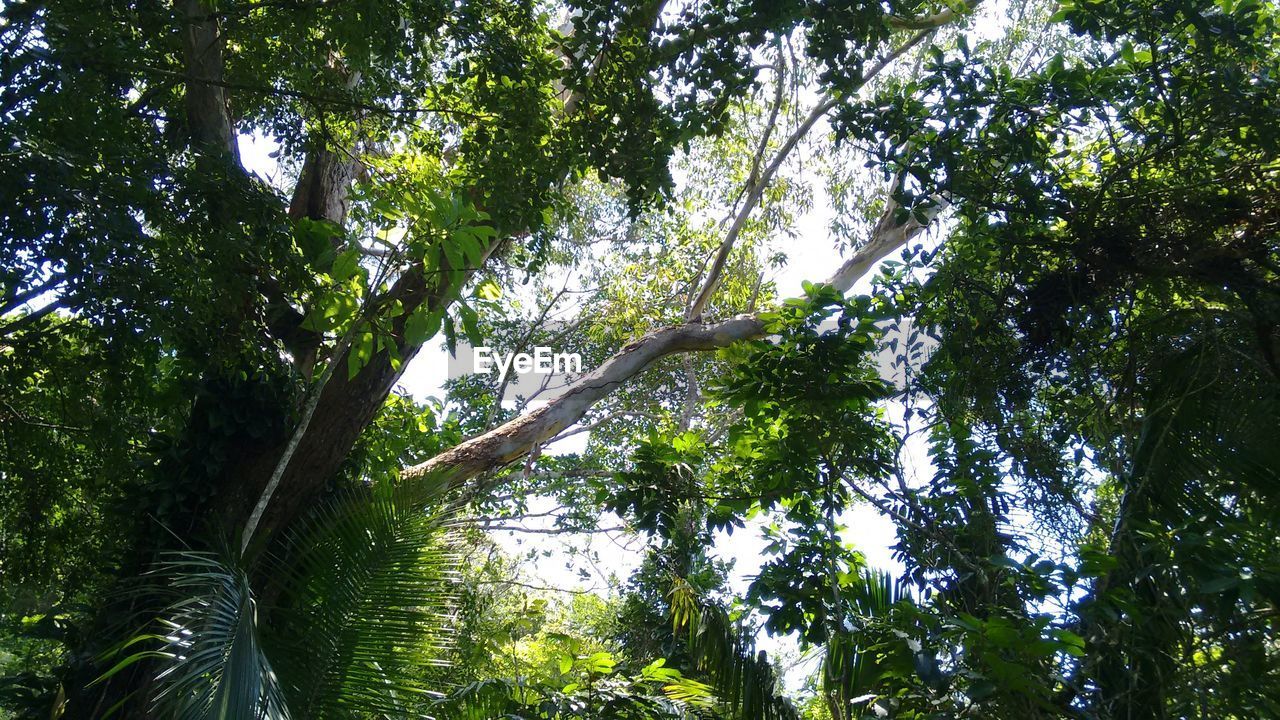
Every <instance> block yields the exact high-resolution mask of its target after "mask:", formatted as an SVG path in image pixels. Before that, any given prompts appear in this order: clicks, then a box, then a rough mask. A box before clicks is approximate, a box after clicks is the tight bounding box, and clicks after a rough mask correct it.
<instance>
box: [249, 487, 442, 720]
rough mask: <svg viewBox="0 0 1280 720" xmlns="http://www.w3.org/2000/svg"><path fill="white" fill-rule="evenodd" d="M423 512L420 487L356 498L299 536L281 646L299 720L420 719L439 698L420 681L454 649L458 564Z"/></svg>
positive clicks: (321, 512) (335, 505) (288, 566)
mask: <svg viewBox="0 0 1280 720" xmlns="http://www.w3.org/2000/svg"><path fill="white" fill-rule="evenodd" d="M426 505H427V501H426V500H425V499H424V498H423V497H422V496H421V493H420V492H418V491H417V490H416V489H415V488H405V487H391V486H386V487H378V488H374V489H371V490H369V491H367V492H359V493H350V494H346V495H343V496H341V497H339V498H337V499H336V500H333V501H330V502H328V503H326V504H325V505H323V506H321V507H320V508H318V509H317V511H316V512H315V513H314V514H313V516H312V517H311V518H310V520H309V522H307V523H306V524H305V525H304V527H302V529H301V530H299V531H298V532H297V533H295V534H294V536H293V538H292V541H291V542H290V544H289V549H288V551H287V558H288V559H287V563H285V564H282V565H281V572H282V573H283V574H284V576H285V579H284V584H285V587H286V597H288V598H290V603H289V606H288V607H284V608H281V609H280V611H279V614H278V616H279V620H280V622H279V625H278V627H277V628H276V630H277V631H276V632H273V633H272V639H273V640H274V641H275V643H276V645H277V646H278V647H279V652H280V657H282V658H288V662H287V664H286V663H284V662H283V661H282V662H281V677H282V678H283V679H284V683H285V687H286V689H287V691H288V693H289V696H290V698H291V699H292V700H293V707H295V708H296V709H297V711H298V712H299V713H300V714H302V715H305V716H306V717H334V716H348V715H351V714H352V713H373V714H379V713H380V714H386V715H390V716H393V717H405V716H411V715H414V714H416V708H419V707H421V705H422V704H423V703H424V702H426V701H428V700H429V699H430V698H431V697H432V696H433V692H432V691H433V690H438V689H433V688H428V687H425V686H424V684H423V680H422V678H423V677H424V676H425V675H426V671H427V669H428V668H429V667H432V666H439V665H440V664H442V662H443V658H444V657H445V656H446V651H447V649H448V647H449V644H450V642H451V638H450V635H449V627H450V625H451V618H452V612H453V608H454V605H455V600H456V597H455V589H456V583H457V579H458V574H457V572H456V568H457V564H458V562H459V560H458V555H457V553H456V552H455V551H454V545H453V542H452V539H451V535H450V533H449V531H447V530H446V529H445V528H444V524H443V522H442V521H441V518H440V516H439V514H438V513H432V512H430V511H429V510H428V508H427V507H426ZM273 649H275V648H273Z"/></svg>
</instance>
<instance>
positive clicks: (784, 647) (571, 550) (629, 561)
mask: <svg viewBox="0 0 1280 720" xmlns="http://www.w3.org/2000/svg"><path fill="white" fill-rule="evenodd" d="M815 132H824V129H823V128H821V127H818V128H815ZM240 146H241V155H242V159H243V161H244V163H245V165H246V167H247V168H248V169H249V170H250V171H252V172H256V173H258V175H259V176H261V177H262V178H264V179H265V180H267V181H269V182H272V183H273V184H276V185H277V186H286V185H287V184H288V181H289V179H288V178H287V177H286V176H285V173H283V172H282V170H281V169H280V167H279V166H278V164H277V162H276V161H275V159H273V158H272V157H271V156H270V155H271V153H272V152H274V151H275V149H276V145H275V144H274V143H273V142H272V141H270V140H267V139H263V138H256V137H251V136H242V137H241V138H240ZM802 175H803V172H802ZM805 179H806V180H808V181H809V182H808V184H809V186H810V187H811V188H812V190H813V193H814V197H813V202H812V204H811V206H810V208H809V209H808V210H807V211H806V212H804V213H803V214H802V215H801V216H799V217H798V218H797V221H796V224H795V226H794V228H793V229H794V235H793V238H792V239H790V240H789V241H788V242H787V245H786V247H785V252H786V255H787V263H786V264H785V265H784V266H782V267H780V268H778V269H776V270H774V271H772V272H773V277H772V278H771V279H772V280H773V281H774V283H775V285H776V287H777V289H778V293H779V295H780V296H781V297H791V296H797V295H800V294H802V288H801V283H802V281H813V282H817V281H822V280H826V279H827V278H828V276H829V275H830V274H831V272H832V270H833V269H834V268H837V267H839V266H840V264H841V262H842V258H841V256H840V252H839V249H838V247H837V243H836V241H835V240H834V239H833V238H834V235H833V232H832V230H831V229H830V226H831V221H832V215H833V210H832V204H831V202H830V199H829V198H828V197H827V196H826V194H825V192H824V190H823V183H822V182H821V181H820V180H819V179H817V178H815V177H812V176H811V177H808V178H805ZM872 275H874V272H872V273H868V276H867V277H866V278H864V279H863V280H861V281H860V282H859V283H858V284H857V285H855V287H854V288H853V290H852V292H854V293H858V292H867V291H868V290H869V289H870V283H869V279H868V278H869V277H870V276H872ZM556 350H558V351H559V350H564V351H571V350H572V349H570V348H564V349H561V348H557V349H556ZM588 370H589V368H588ZM448 378H449V363H448V355H447V353H446V351H445V350H444V348H443V343H433V344H431V345H429V346H428V347H426V348H424V349H423V350H422V351H421V352H420V353H419V354H418V355H417V357H416V358H415V359H414V360H413V361H412V362H411V363H410V364H409V366H408V367H407V369H406V371H405V373H404V376H403V377H402V379H401V381H400V389H401V390H402V391H404V392H407V393H408V394H410V395H412V396H413V397H415V398H417V399H419V400H423V399H426V398H428V397H435V398H443V397H444V392H443V389H442V386H443V384H444V382H445V381H446V380H447V379H448ZM535 407H536V404H535V405H533V406H531V407H530V408H529V409H530V410H532V409H534V408H535ZM886 414H887V416H888V418H889V419H890V420H891V421H900V420H901V408H900V407H896V406H894V405H893V404H892V403H890V404H889V405H888V406H887V407H886ZM588 438H589V433H577V434H575V435H572V436H571V437H569V438H566V439H565V440H564V441H561V442H558V443H554V444H551V445H549V446H547V447H546V448H545V449H544V450H543V453H545V454H560V453H572V452H580V451H582V450H583V449H584V448H585V446H586V443H587V441H588ZM906 455H907V460H906V465H907V468H908V472H909V474H910V473H912V472H917V473H920V472H924V471H927V470H928V468H929V463H928V459H927V454H926V453H925V450H924V448H923V446H922V445H921V443H920V442H919V441H918V440H914V441H911V442H909V444H908V446H907V448H906ZM551 509H554V503H553V502H552V501H550V500H549V499H546V498H536V499H533V500H532V502H531V503H530V513H540V512H545V511H547V510H551ZM842 520H843V523H844V525H845V530H844V532H843V536H842V540H844V541H845V542H848V543H852V544H853V546H854V547H855V548H857V549H858V550H859V551H861V552H862V553H863V554H864V556H865V557H866V559H867V562H868V564H869V565H870V566H871V567H874V568H879V569H885V570H889V571H890V572H892V573H894V574H895V575H897V574H900V573H901V572H902V569H903V568H902V566H901V564H900V563H898V562H897V561H895V560H894V559H893V557H892V554H891V550H890V548H891V546H892V545H893V544H894V543H895V542H896V538H895V533H894V526H893V523H892V521H890V520H889V519H887V518H886V517H884V516H883V515H882V514H881V513H880V512H879V511H877V510H875V509H874V508H872V507H871V506H870V505H866V504H863V505H859V506H857V507H854V508H853V509H851V510H850V511H849V512H847V513H846V514H845V515H844V516H843V518H842ZM765 522H767V518H761V519H757V520H755V521H753V522H752V523H750V524H748V526H747V527H746V528H743V529H739V530H737V531H736V532H735V533H734V534H733V535H732V537H730V536H728V535H726V534H725V533H720V534H719V535H718V537H717V542H716V545H715V548H714V550H713V552H712V554H713V555H714V556H716V557H718V558H719V559H722V560H726V561H729V562H730V563H732V571H731V573H730V576H729V585H730V589H731V590H732V591H733V592H734V593H735V594H741V593H744V592H745V591H746V589H747V586H748V585H749V584H750V582H751V580H752V579H753V577H754V575H755V574H756V573H757V572H758V570H759V568H760V565H761V563H762V562H763V561H764V560H766V559H767V558H765V557H764V556H763V552H762V551H763V548H764V546H765V545H766V540H765V539H763V538H762V536H761V533H760V526H761V525H763V524H764V523H765ZM518 524H522V525H523V526H524V527H526V528H529V529H532V530H535V531H536V530H546V529H549V528H550V527H552V524H553V521H552V520H551V519H550V518H531V519H528V520H525V521H524V522H523V523H518ZM620 524H621V522H620V521H619V519H618V518H616V517H602V518H601V521H600V526H601V527H615V526H618V525H620ZM494 539H495V541H496V542H497V543H498V544H499V546H500V547H502V548H503V549H504V550H505V551H507V552H508V553H510V554H511V555H513V556H516V557H524V558H527V559H526V560H525V562H524V563H523V564H522V567H521V573H522V577H521V578H520V580H521V582H524V583H526V584H528V585H530V586H534V587H544V588H547V589H549V590H559V591H571V592H581V591H588V592H595V593H599V594H601V595H608V594H610V593H612V592H616V591H617V590H618V589H619V587H620V585H621V584H622V583H624V582H625V581H626V579H627V577H628V576H629V575H630V573H631V571H632V570H634V569H635V568H636V567H637V566H638V565H639V563H640V562H641V560H642V559H643V553H644V547H645V542H644V539H643V538H638V537H634V536H631V535H629V534H627V533H607V534H606V533H598V534H588V535H577V536H565V535H555V534H543V533H537V532H532V533H530V532H512V531H498V532H495V533H494ZM583 550H587V551H588V552H582V551H583ZM757 642H758V644H759V646H760V647H761V649H765V650H768V651H769V652H770V654H771V655H773V656H775V657H777V656H778V655H782V656H784V657H789V658H791V659H793V660H794V659H795V658H796V657H797V656H798V655H799V652H798V649H797V647H796V644H795V642H794V641H793V640H792V639H789V638H770V637H767V636H766V635H764V634H761V635H760V636H759V637H758V638H757ZM814 662H816V659H814V658H812V657H810V658H807V659H806V660H805V661H804V662H801V663H799V664H798V665H796V666H794V667H792V669H791V670H790V671H789V672H786V673H785V674H784V675H785V678H786V684H787V686H788V687H789V688H790V689H792V690H796V689H798V688H799V686H800V683H801V682H802V681H803V679H804V677H805V676H806V675H807V674H808V673H809V672H811V671H812V669H813V668H812V664H813V663H814Z"/></svg>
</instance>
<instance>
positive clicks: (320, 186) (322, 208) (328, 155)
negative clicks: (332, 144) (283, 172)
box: [289, 147, 360, 223]
mask: <svg viewBox="0 0 1280 720" xmlns="http://www.w3.org/2000/svg"><path fill="white" fill-rule="evenodd" d="M359 174H360V162H359V161H358V160H357V159H356V158H355V156H354V155H353V154H352V153H350V152H346V151H342V150H331V149H328V148H325V147H317V148H315V149H313V150H312V151H311V152H309V153H307V157H306V159H305V160H304V161H303V163H302V172H301V173H300V174H299V176H298V184H297V185H296V186H295V187H294V189H293V198H292V199H291V200H290V202H289V217H291V218H293V219H295V220H297V219H299V218H310V219H312V220H327V221H329V222H332V223H342V221H343V220H345V219H346V217H347V210H349V209H350V207H351V199H350V191H351V183H352V181H354V180H355V179H356V176H358V175H359Z"/></svg>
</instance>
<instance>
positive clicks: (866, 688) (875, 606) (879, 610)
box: [822, 570, 911, 717]
mask: <svg viewBox="0 0 1280 720" xmlns="http://www.w3.org/2000/svg"><path fill="white" fill-rule="evenodd" d="M843 594H844V595H845V598H846V600H847V601H848V603H849V605H850V607H851V609H852V611H853V613H854V615H855V621H856V622H855V624H857V625H863V626H865V625H866V624H867V621H868V620H874V619H879V618H884V617H886V616H887V615H888V614H889V613H890V612H891V610H892V609H893V607H894V606H895V605H897V604H898V603H900V602H903V601H910V599H911V596H910V594H909V593H908V592H907V588H906V586H904V585H901V584H899V583H897V582H896V581H895V580H894V579H893V576H891V575H890V574H889V573H887V572H885V571H883V570H863V571H862V572H861V573H860V574H859V577H858V581H857V582H856V583H854V585H853V587H852V588H850V589H848V590H844V591H843ZM881 641H882V638H879V637H874V636H871V635H869V634H868V633H866V632H864V631H860V630H859V629H857V628H852V629H850V630H849V631H847V632H840V633H835V634H833V635H832V637H831V638H830V640H829V641H828V643H827V653H826V657H825V658H824V659H823V664H822V679H823V691H824V692H825V693H826V695H827V697H828V698H831V699H834V701H835V703H836V704H837V705H838V706H839V707H841V708H844V710H845V713H846V716H847V717H861V716H862V713H863V712H864V711H865V710H867V709H868V707H869V706H870V704H871V703H872V702H873V700H874V696H875V689H876V685H877V684H878V683H879V681H880V678H881V676H882V675H883V673H884V669H883V668H882V667H881V664H880V662H879V660H878V659H877V657H876V655H875V653H874V652H873V651H872V650H871V648H872V647H873V646H875V645H877V644H880V642H881Z"/></svg>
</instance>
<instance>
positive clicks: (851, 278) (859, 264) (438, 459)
mask: <svg viewBox="0 0 1280 720" xmlns="http://www.w3.org/2000/svg"><path fill="white" fill-rule="evenodd" d="M896 210H897V208H896V207H895V206H894V205H893V204H892V203H890V206H889V208H888V209H886V211H885V215H884V217H882V218H881V221H880V222H879V223H877V225H876V233H874V234H873V236H872V237H871V239H870V241H868V242H867V243H866V245H864V246H863V248H862V249H860V250H858V251H857V252H855V253H854V254H853V256H852V257H850V258H849V259H848V260H847V261H845V263H844V264H843V265H842V266H841V268H840V270H838V271H837V272H836V274H835V275H833V276H832V277H831V279H830V280H829V281H828V282H829V284H831V285H833V286H834V287H835V288H836V289H837V290H839V291H840V292H842V293H843V292H847V291H848V290H849V289H850V288H851V287H853V284H854V283H855V282H857V280H858V279H859V278H860V277H861V274H862V273H864V272H865V271H866V269H867V268H870V267H871V266H872V265H873V264H874V263H875V262H876V261H877V260H879V259H880V258H883V257H884V256H885V255H887V254H888V253H889V252H892V251H893V250H894V249H895V248H899V247H902V246H903V245H905V244H906V243H907V242H909V241H910V240H911V239H912V238H914V237H916V236H917V235H919V234H920V232H921V231H922V230H923V229H924V225H922V224H921V223H920V222H919V221H918V220H917V219H916V217H915V215H914V214H913V215H912V216H911V217H910V218H908V220H907V221H906V222H903V223H898V222H896V215H897V213H896ZM933 212H934V213H936V212H937V209H936V208H935V209H934V210H933ZM859 268H861V272H860V271H859ZM764 334H765V322H764V320H763V319H762V318H761V317H760V315H758V314H756V315H739V316H737V317H734V318H731V319H729V320H724V321H721V322H717V323H712V324H702V323H698V322H690V323H684V324H682V325H676V326H672V327H667V328H663V329H661V330H657V331H654V332H652V333H649V334H648V335H646V336H644V337H643V338H641V339H639V340H637V341H635V342H633V343H631V344H630V345H627V346H626V347H624V348H623V349H622V350H621V351H619V352H618V353H617V354H616V355H614V356H613V357H611V358H610V359H608V360H606V361H605V362H604V363H603V364H601V365H600V366H599V367H598V368H596V369H595V370H594V371H592V372H591V373H588V374H587V375H584V376H583V377H582V378H580V379H579V380H578V381H577V382H575V383H574V384H573V385H572V386H571V387H570V388H569V389H568V391H566V392H565V393H564V394H563V395H561V396H560V397H558V398H556V399H555V400H552V401H550V402H548V403H547V404H546V405H544V406H542V407H540V408H538V409H537V410H534V411H532V412H530V413H528V414H527V415H522V416H520V417H518V418H515V419H513V420H510V421H508V422H507V423H505V424H503V425H500V426H498V427H497V428H494V429H493V430H491V431H489V432H487V433H484V434H482V435H479V436H477V437H474V438H472V439H470V440H467V441H465V442H463V443H461V444H459V445H457V446H455V447H453V448H452V449H449V450H446V451H444V452H442V453H440V454H439V455H436V456H435V457H433V458H431V459H430V460H427V461H426V462H424V463H421V464H419V465H415V466H413V467H409V468H406V469H405V470H404V471H403V472H402V473H401V477H402V478H404V479H405V480H415V479H425V478H427V477H430V478H432V479H433V480H435V481H437V482H439V483H441V485H442V486H443V487H446V488H453V489H456V488H460V487H461V486H462V484H463V483H465V482H466V481H467V480H469V479H471V478H473V477H476V476H477V475H480V474H482V473H485V472H488V471H490V470H496V469H498V468H501V467H504V466H506V465H509V464H511V463H513V462H515V461H517V460H519V459H521V458H522V457H524V456H525V455H526V454H527V453H529V452H530V451H531V450H532V449H533V448H534V447H535V446H538V445H540V444H542V443H544V442H545V441H546V440H548V439H550V438H552V437H555V436H556V435H558V434H559V433H560V432H561V431H563V430H565V429H566V428H568V427H570V426H572V425H574V424H576V423H578V422H579V421H580V420H582V418H583V417H584V416H585V415H586V414H587V412H588V411H589V410H590V409H591V408H592V406H594V405H595V404H596V403H597V402H600V401H601V400H603V399H605V398H606V397H608V396H609V395H611V394H612V393H613V392H614V390H616V389H617V388H619V387H621V386H622V385H623V384H625V383H626V382H628V381H629V380H631V379H632V378H634V377H636V376H637V375H639V374H640V373H641V372H643V371H644V370H645V369H647V368H648V367H650V366H651V365H653V364H654V363H655V362H657V361H658V360H661V359H662V358H664V357H667V356H670V355H674V354H677V353H685V352H697V351H708V350H718V349H720V348H725V347H728V346H730V345H732V344H733V343H735V342H738V341H740V340H750V339H752V338H758V337H762V336H763V335H764Z"/></svg>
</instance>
